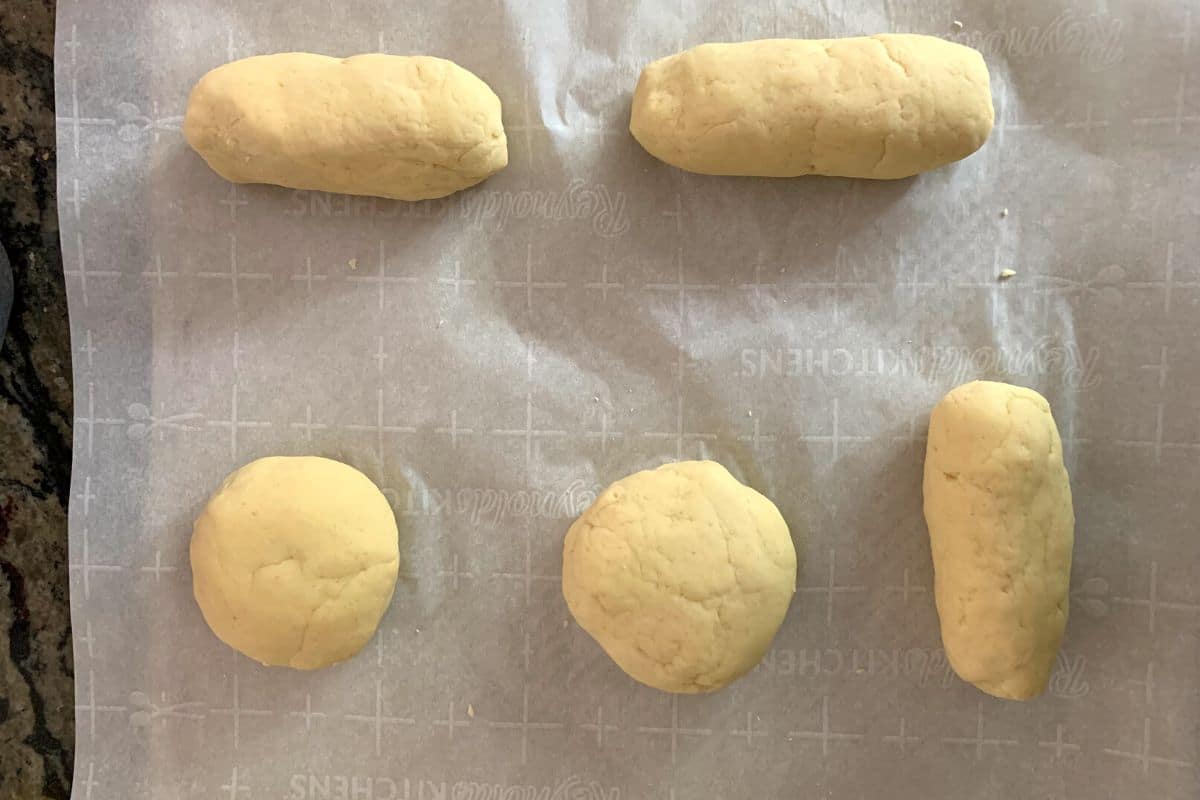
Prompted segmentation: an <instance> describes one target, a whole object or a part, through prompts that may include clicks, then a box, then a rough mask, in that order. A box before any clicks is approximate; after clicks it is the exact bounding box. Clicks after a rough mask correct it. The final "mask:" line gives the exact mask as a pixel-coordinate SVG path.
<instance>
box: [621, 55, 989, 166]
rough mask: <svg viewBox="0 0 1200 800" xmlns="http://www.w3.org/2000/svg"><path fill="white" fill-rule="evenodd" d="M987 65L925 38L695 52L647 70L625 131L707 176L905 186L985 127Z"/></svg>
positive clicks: (968, 148)
mask: <svg viewBox="0 0 1200 800" xmlns="http://www.w3.org/2000/svg"><path fill="white" fill-rule="evenodd" d="M992 119H993V111H992V95H991V90H990V88H989V86H988V71H987V66H986V65H985V64H984V63H983V57H982V56H981V55H980V54H979V53H978V52H977V51H975V50H972V49H971V48H969V47H965V46H963V45H960V44H954V43H953V42H947V41H943V40H942V39H937V38H934V37H932V36H918V35H915V34H903V35H888V34H884V35H880V36H858V37H853V38H849V39H766V40H763V41H757V42H743V43H741V44H704V45H700V46H699V47H694V48H692V49H691V50H687V51H685V52H683V53H679V54H678V55H673V56H670V57H668V58H663V59H660V60H658V61H655V62H654V63H653V64H651V65H650V66H648V67H646V69H645V70H643V71H642V76H641V78H640V79H639V80H638V84H637V89H636V90H635V91H634V94H633V116H632V118H631V120H630V123H629V130H630V131H631V132H632V133H633V135H634V138H636V139H637V140H638V141H639V142H640V143H641V145H642V147H644V148H646V150H647V151H648V152H649V153H650V155H652V156H654V157H655V158H659V159H662V160H663V161H665V162H667V163H668V164H672V165H674V166H676V167H679V168H680V169H686V170H688V171H690V172H702V173H705V174H709V175H761V176H766V177H775V178H788V177H794V176H797V175H813V174H815V175H841V176H844V177H848V178H906V177H908V176H910V175H916V174H917V173H918V172H924V171H925V170H929V169H933V168H934V167H939V166H941V165H943V164H948V163H950V162H951V161H957V160H959V159H960V158H966V157H967V156H969V155H970V154H971V153H974V152H975V151H976V150H978V149H979V148H980V147H981V146H982V145H983V141H984V139H986V138H987V136H988V133H989V132H990V131H991V129H992Z"/></svg>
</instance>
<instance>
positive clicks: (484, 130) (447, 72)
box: [183, 53, 508, 200]
mask: <svg viewBox="0 0 1200 800" xmlns="http://www.w3.org/2000/svg"><path fill="white" fill-rule="evenodd" d="M183 133H184V136H185V137H186V138H187V141H188V144H190V145H191V146H192V148H193V149H195V150H196V152H198V153H199V154H200V155H201V156H202V157H203V158H204V160H205V161H206V162H208V165H209V166H210V167H212V168H213V170H215V171H216V172H217V174H219V175H220V176H221V177H223V178H225V179H226V180H230V181H233V182H235V183H273V184H278V185H280V186H290V187H292V188H295V189H318V190H321V191H326V192H342V193H345V194H361V195H375V196H378V197H390V198H394V199H397V200H426V199H430V198H434V197H444V196H445V195H448V194H451V193H452V192H457V191H459V190H460V189H465V188H467V187H468V186H473V185H475V184H477V183H479V182H480V181H482V180H484V179H485V178H487V177H488V176H489V175H492V174H493V173H495V172H498V171H499V170H501V169H503V168H504V167H505V165H506V164H508V144H507V140H506V139H505V136H504V127H503V125H502V124H501V121H500V99H499V98H498V97H496V93H495V92H493V91H492V90H491V88H490V87H489V86H488V85H487V84H486V83H484V82H483V81H482V80H480V79H479V78H477V77H476V76H475V75H473V74H472V73H470V72H468V71H467V70H465V69H463V68H462V67H460V66H458V65H457V64H455V63H454V62H452V61H446V60H445V59H441V58H433V57H430V56H388V55H379V54H367V55H358V56H352V57H350V58H344V59H338V58H330V57H329V56H322V55H315V54H313V53H277V54H275V55H267V56H254V57H253V58H244V59H242V60H240V61H233V62H230V63H228V64H225V65H223V66H220V67H217V68H216V69H214V70H212V71H211V72H209V73H208V74H206V75H205V76H204V77H202V78H201V79H200V81H199V82H198V83H197V84H196V86H195V87H194V88H193V89H192V93H191V96H190V97H189V98H188V105H187V114H186V116H185V117H184V121H183Z"/></svg>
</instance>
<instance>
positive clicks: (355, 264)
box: [346, 258, 358, 269]
mask: <svg viewBox="0 0 1200 800" xmlns="http://www.w3.org/2000/svg"><path fill="white" fill-rule="evenodd" d="M346 266H348V267H350V269H358V259H357V258H352V259H350V260H349V261H347V262H346Z"/></svg>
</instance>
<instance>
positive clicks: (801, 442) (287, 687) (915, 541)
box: [57, 0, 1200, 800]
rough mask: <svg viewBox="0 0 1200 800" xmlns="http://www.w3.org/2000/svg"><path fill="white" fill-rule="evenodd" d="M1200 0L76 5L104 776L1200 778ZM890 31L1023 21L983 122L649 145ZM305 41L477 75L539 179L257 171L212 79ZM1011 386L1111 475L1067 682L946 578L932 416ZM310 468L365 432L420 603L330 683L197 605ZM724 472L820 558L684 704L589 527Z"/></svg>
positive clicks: (80, 786)
mask: <svg viewBox="0 0 1200 800" xmlns="http://www.w3.org/2000/svg"><path fill="white" fill-rule="evenodd" d="M956 21H957V22H958V23H960V24H956ZM1197 26H1200V7H1198V6H1197V5H1196V4H1195V3H1194V2H1186V3H1168V2H1161V1H1160V2H1135V0H1123V1H1122V0H1114V1H1113V2H1080V3H1073V4H1069V3H1065V2H1044V1H1043V0H1037V1H1036V2H1034V0H1028V1H1027V2H1000V3H998V2H995V0H980V1H979V2H956V3H932V2H906V1H905V0H894V2H891V3H884V2H867V1H866V0H858V1H851V2H845V3H784V2H778V3H773V4H738V3H732V2H725V3H720V2H690V0H684V2H682V3H680V2H674V1H671V2H640V3H628V4H626V3H604V2H598V1H596V2H584V0H575V1H574V2H570V3H566V4H562V5H557V4H551V3H538V4H535V3H518V2H496V0H487V1H486V2H456V3H445V4H439V3H399V2H366V1H365V0H363V1H362V2H344V3H332V2H330V3H325V2H316V1H315V0H313V1H312V2H308V1H307V0H300V1H298V0H288V2H286V3H284V2H259V3H244V2H234V1H233V0H222V1H220V2H214V1H213V0H206V1H205V2H184V1H183V0H171V1H170V2H160V3H157V4H153V5H149V6H148V5H146V4H143V3H138V2H113V3H105V4H93V3H79V2H72V1H69V0H68V1H66V2H62V3H60V4H59V42H58V48H57V74H58V109H59V112H58V113H59V115H60V116H59V120H60V123H59V176H60V194H59V197H60V211H61V216H62V237H63V246H64V253H65V262H66V272H67V283H68V287H69V293H70V312H71V325H72V332H73V339H74V347H75V367H74V372H75V387H76V409H77V419H76V424H75V450H74V478H73V490H72V491H73V502H72V504H71V561H72V566H71V580H72V583H71V587H70V590H71V602H72V608H73V620H74V631H75V634H74V635H75V667H76V670H75V671H76V687H77V688H76V693H77V698H78V700H77V702H78V707H77V719H78V737H77V750H76V767H75V777H76V782H75V789H74V792H75V796H76V797H78V798H91V797H95V798H100V797H104V798H135V797H154V798H164V797H229V798H235V800H236V798H293V799H294V800H301V799H302V798H374V799H375V800H386V799H388V798H391V799H397V798H403V799H404V800H417V799H421V800H424V799H425V798H444V797H445V798H456V799H459V800H461V799H462V798H606V799H608V798H622V799H623V800H624V799H626V798H662V799H663V800H668V799H669V798H679V799H680V800H682V799H683V798H699V797H723V798H743V797H762V798H775V797H814V798H816V797H821V798H866V797H879V796H885V795H886V796H896V797H905V798H908V797H912V798H916V797H955V798H983V797H989V798H990V797H995V798H1024V797H1037V798H1046V797H1055V798H1067V797H1087V798H1096V797H1120V798H1131V797H1155V798H1168V797H1170V798H1195V797H1197V796H1198V794H1200V777H1198V772H1197V766H1196V765H1197V763H1198V762H1200V752H1198V742H1200V734H1198V733H1197V719H1200V696H1198V693H1197V692H1198V690H1200V683H1198V677H1197V676H1198V674H1200V670H1198V664H1200V643H1198V629H1200V571H1198V567H1197V564H1198V563H1200V562H1198V558H1197V556H1198V555H1200V537H1198V536H1197V528H1196V525H1197V522H1196V520H1197V513H1196V512H1197V506H1196V499H1195V498H1196V483H1197V481H1196V478H1197V470H1196V464H1197V457H1198V455H1200V431H1198V430H1197V423H1198V422H1200V394H1198V393H1197V391H1196V389H1197V374H1198V370H1197V368H1198V367H1200V345H1198V342H1197V333H1196V331H1197V321H1198V319H1200V315H1198V313H1197V304H1198V302H1200V266H1198V264H1197V258H1196V252H1197V249H1198V248H1197V245H1198V244H1200V243H1198V241H1197V229H1198V226H1197V221H1198V217H1197V213H1198V212H1200V195H1198V194H1197V191H1196V182H1197V177H1198V176H1200V171H1198V165H1197V159H1196V148H1195V142H1196V137H1197V135H1198V134H1200V69H1198V67H1200V58H1198V54H1200V30H1198V29H1197ZM879 31H915V32H926V33H933V34H938V35H943V36H946V37H948V38H951V39H954V40H957V41H962V42H967V43H971V44H975V45H976V46H978V47H980V48H981V49H982V50H983V51H984V52H985V54H986V57H987V60H988V64H989V66H990V68H991V70H992V82H993V91H994V95H995V102H996V109H997V119H998V124H997V126H996V130H995V132H994V133H993V135H992V137H991V139H990V140H989V141H988V143H987V144H986V146H985V147H984V148H983V150H982V151H981V152H979V153H978V154H976V155H975V156H973V157H971V158H969V159H967V160H966V161H965V162H962V163H960V164H958V165H955V166H952V167H949V168H946V169H941V170H938V171H935V172H932V173H930V174H927V175H924V176H922V177H919V178H916V179H913V180H905V181H899V182H894V183H887V182H867V181H849V180H838V179H825V178H811V179H801V180H790V181H787V180H775V181H772V180H751V179H721V178H711V177H702V176H695V175H687V174H684V173H682V172H680V171H678V170H675V169H672V168H670V167H667V166H665V165H663V164H661V163H658V162H656V161H655V160H653V159H651V158H650V157H649V156H647V155H646V154H645V153H644V152H643V151H642V150H641V149H640V148H639V147H638V146H637V144H636V143H635V142H634V141H633V140H632V138H631V137H630V136H629V135H628V134H627V131H626V124H627V118H628V104H629V96H630V92H631V91H632V88H633V85H634V82H635V80H636V77H637V74H638V72H639V70H640V69H641V67H642V66H643V65H644V64H645V63H647V62H649V61H650V60H652V59H654V58H657V57H660V56H663V55H666V54H669V53H672V52H675V51H677V50H679V49H680V48H682V47H687V46H691V45H694V44H697V43H700V42H704V41H713V40H744V39H753V38H761V37H764V36H775V35H778V36H799V37H828V36H842V35H851V34H861V33H875V32H879ZM281 50H308V51H316V52H322V53H330V54H335V55H348V54H352V53H358V52H364V51H375V50H380V51H383V52H388V53H397V54H411V53H430V54H435V55H439V56H443V57H446V58H450V59H453V60H455V61H457V62H458V63H460V64H462V65H463V66H465V67H467V68H468V69H470V70H472V71H474V72H475V73H477V74H478V75H480V76H481V77H482V78H483V79H484V80H486V81H487V82H488V83H489V84H490V85H491V86H492V87H493V88H494V89H495V91H496V92H497V93H498V94H499V96H500V97H501V98H502V100H503V102H504V104H505V111H504V116H505V124H506V127H507V131H508V135H509V141H510V153H511V162H510V165H509V167H508V168H507V169H506V170H504V171H503V172H502V173H501V174H499V175H497V176H496V177H494V178H493V179H491V180H489V181H487V182H486V183H485V184H483V185H482V186H480V187H478V188H476V189H473V190H471V191H467V192H464V193H462V194H459V195H456V196H454V197H451V198H449V199H447V200H445V201H440V202H430V203H423V204H419V205H404V204H401V203H393V202H386V201H382V200H372V199H361V198H359V199H355V198H348V197H343V196H328V195H323V194H319V193H307V192H294V191H289V190H285V189H280V188H277V187H262V186H258V187H234V186H232V185H230V184H228V183H226V182H224V181H222V180H221V179H220V178H218V177H217V176H216V175H215V174H213V173H212V172H210V171H209V170H208V169H207V168H206V167H205V165H204V164H203V163H202V162H201V160H200V159H199V158H198V157H197V156H196V155H195V154H194V153H192V152H191V151H190V150H189V149H188V148H187V147H186V145H185V143H184V142H183V140H182V137H181V135H180V132H179V127H180V120H181V115H182V114H183V111H184V107H185V102H186V98H187V93H188V90H189V88H190V87H191V85H192V84H193V83H194V82H195V81H196V79H198V78H199V77H200V75H202V74H203V73H204V72H205V71H206V70H208V69H210V68H212V67H214V66H216V65H218V64H220V63H222V62H225V61H227V60H230V59H235V58H239V57H244V56H249V55H253V54H258V53H268V52H275V51H281ZM1005 268H1011V269H1013V270H1015V271H1016V275H1015V276H1014V277H1012V278H1011V279H1009V280H1007V281H1003V282H1002V281H999V280H998V279H997V276H998V274H999V273H1000V271H1001V270H1002V269H1005ZM975 377H991V378H998V379H1003V380H1009V381H1013V382H1017V383H1021V384H1025V385H1029V386H1033V387H1035V388H1037V389H1038V390H1039V391H1041V392H1043V393H1044V394H1045V395H1046V396H1047V397H1048V398H1049V399H1050V401H1051V403H1052V405H1053V408H1054V412H1055V415H1056V417H1057V418H1058V421H1059V424H1060V427H1061V429H1062V433H1063V437H1064V442H1065V450H1066V453H1067V457H1068V466H1069V468H1070V470H1071V474H1072V485H1073V489H1074V493H1075V507H1076V512H1077V515H1078V526H1077V542H1076V547H1075V568H1074V574H1073V583H1072V586H1073V596H1072V615H1071V621H1070V625H1069V627H1068V630H1067V636H1066V641H1065V644H1064V649H1063V653H1062V656H1061V659H1060V662H1059V665H1058V669H1057V671H1056V674H1055V676H1054V679H1053V681H1052V684H1051V686H1050V690H1049V692H1048V693H1047V694H1046V695H1045V696H1043V697H1041V698H1039V699H1037V700H1035V701H1033V702H1030V703H1026V704H1020V703H1012V702H1003V701H999V700H993V699H990V698H988V697H986V696H984V695H982V694H981V693H979V692H978V691H976V690H975V689H973V688H972V687H970V686H968V685H966V684H964V683H963V682H961V681H959V680H958V679H957V678H956V677H955V676H954V675H953V674H952V672H951V671H950V670H949V668H948V666H947V663H946V660H945V657H944V654H943V653H942V651H941V649H940V642H939V637H938V629H937V619H936V615H935V611H934V607H933V602H932V597H931V587H932V583H931V581H932V571H931V564H930V556H929V550H928V545H927V534H926V531H925V527H924V524H923V521H922V516H921V494H920V470H921V463H922V454H923V448H924V433H925V426H926V419H927V415H928V412H929V410H930V408H931V407H932V405H933V404H934V403H935V402H936V400H937V399H938V398H939V397H940V396H941V395H942V394H943V393H944V392H945V391H947V390H948V389H950V388H951V387H953V386H954V385H956V384H958V383H960V382H963V381H965V380H968V379H971V378H975ZM269 454H320V455H326V456H331V457H334V458H338V459H341V460H344V461H346V462H348V463H350V464H353V465H355V466H356V467H358V468H360V469H362V470H363V471H365V472H366V473H367V474H368V475H370V476H371V477H372V478H373V479H375V480H376V481H378V483H379V484H380V485H381V486H382V487H385V489H386V492H387V493H388V496H389V497H390V498H391V500H392V501H393V503H394V504H395V509H396V513H397V515H398V517H399V521H400V525H401V531H402V534H401V537H402V541H401V551H402V554H403V564H404V566H403V571H404V575H403V577H402V579H401V581H400V584H399V586H398V587H397V591H396V594H395V599H394V600H393V603H392V607H391V609H390V610H389V611H388V613H387V615H386V617H385V618H384V620H383V624H382V626H381V629H380V631H379V633H378V635H377V636H376V638H375V639H374V641H373V642H372V643H371V644H370V645H369V646H368V647H367V649H366V650H364V651H363V652H362V653H361V654H360V655H359V656H358V657H357V658H355V659H353V660H351V661H350V662H348V663H346V664H344V665H341V666H338V667H336V668H333V669H329V670H325V671H321V672H315V673H298V672H291V671H288V670H282V669H266V668H262V667H260V666H257V665H256V664H254V663H251V662H250V661H249V660H248V659H246V658H243V657H241V656H240V655H238V654H236V653H235V652H233V651H232V650H230V649H229V648H227V647H225V646H224V645H222V644H221V643H220V642H218V641H217V639H216V638H215V637H214V636H213V635H212V634H211V633H210V632H209V630H208V629H207V628H206V626H205V625H204V623H203V621H202V619H201V617H200V614H199V613H198V610H197V608H196V605H195V602H194V601H193V599H192V595H191V585H190V572H189V569H188V563H187V543H188V537H189V535H190V526H191V521H192V519H193V517H194V515H195V514H196V513H197V510H198V509H199V508H200V506H201V505H202V503H203V502H204V499H205V498H206V496H207V494H208V493H209V492H210V491H211V490H212V489H213V488H214V487H215V486H216V485H217V484H218V483H219V481H220V480H221V479H222V477H223V476H224V475H226V474H227V473H228V472H230V471H231V470H233V469H234V468H235V467H237V466H239V465H241V464H244V463H245V462H247V461H250V460H251V459H254V458H257V457H259V456H265V455H269ZM696 457H706V458H713V459H717V460H719V461H721V462H722V463H723V464H725V465H726V466H727V467H729V468H730V469H731V470H732V471H733V472H734V474H735V475H737V476H739V477H740V478H741V479H743V480H744V481H746V482H748V483H749V484H751V485H753V486H754V487H755V488H757V489H759V490H760V491H762V492H764V493H765V494H766V495H767V496H769V497H771V498H772V499H773V500H774V501H775V502H776V503H777V504H778V505H779V507H780V509H781V510H782V512H783V514H784V516H785V517H786V519H787V520H788V523H789V524H790V526H791V527H792V529H793V531H794V532H795V535H796V537H797V540H798V541H799V540H800V539H801V537H802V534H803V535H805V536H806V539H807V544H806V546H805V547H804V548H803V556H804V561H805V565H804V568H803V571H802V574H801V577H800V579H799V583H800V586H799V591H798V593H797V595H796V599H795V602H794V604H793V606H792V608H791V611H790V613H789V615H788V618H787V621H786V623H785V624H784V626H783V628H782V630H781V631H780V633H779V636H778V638H777V640H776V642H775V646H774V649H773V650H772V652H771V653H770V655H768V656H767V658H766V660H765V661H764V662H763V664H762V666H761V667H760V668H759V669H757V670H756V671H755V672H754V673H753V674H751V675H749V676H748V677H746V678H745V679H743V680H741V681H739V682H738V683H736V684H735V685H734V686H732V687H731V688H729V689H728V690H726V691H722V692H719V693H716V694H713V695H711V696H705V697H679V698H674V697H671V696H670V695H667V694H662V693H659V692H656V691H653V690H650V689H647V688H644V687H641V686H639V685H637V684H635V683H634V682H633V681H631V680H630V679H628V678H626V677H625V676H624V675H623V674H622V673H621V672H620V671H619V670H618V669H617V668H616V667H615V666H614V665H613V664H612V663H611V662H610V661H609V660H608V659H607V658H606V657H605V656H604V655H603V654H602V652H601V651H600V649H599V648H598V647H597V646H596V645H595V644H594V643H593V642H592V641H591V640H590V639H589V638H588V637H587V636H586V635H585V634H584V633H583V632H582V631H581V630H580V629H579V628H578V627H577V626H575V625H574V624H573V623H572V622H571V620H570V616H569V614H568V612H567V609H566V607H565V604H564V602H563V601H562V598H561V594H560V586H559V567H560V552H561V551H560V547H561V540H562V536H563V533H564V531H565V529H566V527H567V525H568V523H569V521H570V519H571V518H573V516H574V515H575V514H577V513H578V512H579V511H580V510H582V509H583V508H584V507H586V505H587V504H588V503H589V502H590V500H591V499H592V498H593V497H594V496H595V493H596V492H598V491H599V490H600V489H601V488H602V487H603V486H604V485H606V484H607V483H609V482H610V481H612V480H615V479H617V478H619V477H621V476H623V475H625V474H627V473H630V472H632V471H634V470H637V469H639V468H644V467H649V466H653V465H656V464H659V463H662V462H665V461H668V460H671V459H677V458H696Z"/></svg>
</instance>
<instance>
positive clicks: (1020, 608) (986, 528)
mask: <svg viewBox="0 0 1200 800" xmlns="http://www.w3.org/2000/svg"><path fill="white" fill-rule="evenodd" d="M924 494H925V520H926V522H927V524H928V525H929V539H930V545H931V548H932V551H933V568H934V576H935V577H934V592H935V599H936V601H937V610H938V617H939V618H940V619H941V625H942V643H943V645H944V646H945V648H946V656H947V658H949V660H950V664H951V666H953V667H954V671H955V672H957V673H958V675H959V677H961V678H962V679H963V680H965V681H968V682H969V683H973V684H974V685H975V686H977V687H979V688H980V689H982V690H983V691H985V692H987V693H988V694H990V695H994V696H996V697H1003V698H1007V699H1011V700H1025V699H1028V698H1030V697H1034V696H1035V695H1038V694H1040V693H1041V692H1042V691H1043V690H1045V688H1046V684H1047V683H1048V681H1049V680H1050V672H1051V670H1053V668H1054V661H1055V658H1056V657H1057V655H1058V648H1059V644H1060V643H1061V641H1062V636H1063V630H1064V628H1065V627H1066V624H1067V612H1068V594H1069V590H1070V580H1071V548H1072V545H1073V543H1074V539H1075V534H1074V527H1075V513H1074V511H1073V509H1072V505H1071V485H1070V482H1069V481H1068V478H1067V470H1066V468H1065V467H1064V466H1063V460H1062V442H1061V440H1060V439H1059V435H1058V427H1057V426H1056V425H1055V423H1054V417H1053V416H1051V414H1050V405H1049V404H1048V403H1047V402H1046V399H1045V398H1044V397H1042V396H1041V395H1040V394H1038V393H1037V392H1035V391H1033V390H1032V389H1025V388H1022V387H1019V386H1010V385H1009V384H1006V383H995V382H991V381H974V382H972V383H967V384H964V385H962V386H959V387H958V388H957V389H954V390H953V391H952V392H950V393H949V394H947V395H946V396H945V397H944V398H943V399H942V401H941V402H940V403H938V405H937V407H936V408H934V410H933V414H932V415H931V417H930V419H929V441H928V444H927V447H926V451H925V480H924Z"/></svg>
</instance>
